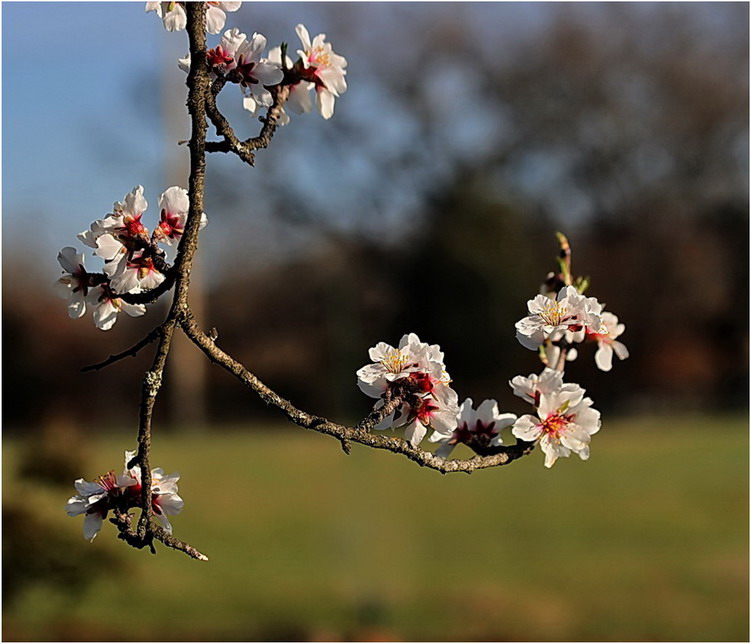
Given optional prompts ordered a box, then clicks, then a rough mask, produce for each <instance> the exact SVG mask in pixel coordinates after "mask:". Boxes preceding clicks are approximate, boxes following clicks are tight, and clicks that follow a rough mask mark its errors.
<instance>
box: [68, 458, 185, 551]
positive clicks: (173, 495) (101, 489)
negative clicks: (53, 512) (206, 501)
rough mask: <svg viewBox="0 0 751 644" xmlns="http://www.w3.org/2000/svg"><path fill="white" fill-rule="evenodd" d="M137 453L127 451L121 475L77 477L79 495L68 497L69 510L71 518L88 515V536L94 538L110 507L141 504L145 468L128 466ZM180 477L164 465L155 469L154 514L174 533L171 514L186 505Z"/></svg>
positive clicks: (124, 508)
mask: <svg viewBox="0 0 751 644" xmlns="http://www.w3.org/2000/svg"><path fill="white" fill-rule="evenodd" d="M135 455H136V453H135V452H129V451H126V452H125V466H124V468H123V473H122V474H120V475H117V474H115V472H114V470H111V471H109V472H108V473H107V474H104V475H102V476H100V477H99V478H97V479H95V480H94V481H85V480H84V479H77V480H76V482H75V483H74V485H75V486H76V490H77V491H78V494H76V495H75V496H72V497H70V498H69V499H68V503H67V504H66V507H65V509H66V511H67V513H68V516H71V517H75V516H78V515H79V514H85V515H86V517H85V519H84V522H83V536H84V539H87V540H88V541H92V540H93V539H94V537H96V536H97V534H99V531H100V530H101V529H102V521H104V519H105V518H106V517H107V514H108V513H109V511H110V510H113V511H119V512H123V513H125V512H127V510H128V508H133V507H138V506H139V504H140V501H141V493H142V486H141V468H140V467H139V466H138V465H136V466H135V467H131V468H128V463H129V462H130V461H131V460H132V459H133V457H134V456H135ZM179 480H180V475H179V474H177V473H175V474H170V475H166V474H165V473H164V470H162V469H161V468H156V469H153V470H151V508H152V511H153V513H154V517H155V518H156V519H157V521H159V523H161V524H162V527H163V528H164V529H165V530H166V531H167V532H168V533H170V534H171V533H172V526H171V525H170V522H169V520H168V519H167V517H168V516H173V515H175V514H179V512H180V510H182V507H183V500H182V499H181V498H180V496H179V495H178V494H177V482H178V481H179Z"/></svg>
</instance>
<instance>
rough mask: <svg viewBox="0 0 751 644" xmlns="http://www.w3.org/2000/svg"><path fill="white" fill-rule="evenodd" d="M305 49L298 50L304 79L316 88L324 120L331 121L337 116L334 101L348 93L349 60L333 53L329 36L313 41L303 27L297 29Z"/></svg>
mask: <svg viewBox="0 0 751 644" xmlns="http://www.w3.org/2000/svg"><path fill="white" fill-rule="evenodd" d="M295 31H296V32H297V35H298V37H299V38H300V42H301V43H302V49H298V50H297V53H298V54H299V55H300V60H301V62H302V70H300V72H301V76H302V77H303V78H304V79H305V80H306V81H310V82H312V83H313V84H314V86H315V90H316V105H317V107H318V111H319V112H320V114H321V116H322V117H323V118H325V119H330V118H331V117H332V116H333V114H334V101H335V100H336V98H337V97H339V96H340V95H341V94H343V93H344V92H345V91H347V81H346V79H345V78H344V77H345V76H346V74H347V71H346V69H345V68H346V67H347V60H346V59H345V58H344V56H340V55H339V54H336V53H334V50H333V49H332V47H331V44H330V43H327V42H326V34H318V35H317V36H316V37H315V38H313V40H312V41H311V39H310V34H309V33H308V30H307V29H306V28H305V26H304V25H302V24H299V25H297V26H296V27H295Z"/></svg>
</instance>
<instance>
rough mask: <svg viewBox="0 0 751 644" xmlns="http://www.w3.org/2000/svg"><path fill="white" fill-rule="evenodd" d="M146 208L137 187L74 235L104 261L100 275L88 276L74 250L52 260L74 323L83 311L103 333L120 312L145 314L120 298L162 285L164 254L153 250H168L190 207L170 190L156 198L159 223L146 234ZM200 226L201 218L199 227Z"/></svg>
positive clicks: (181, 195) (68, 249) (139, 306)
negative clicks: (88, 310)
mask: <svg viewBox="0 0 751 644" xmlns="http://www.w3.org/2000/svg"><path fill="white" fill-rule="evenodd" d="M147 207H148V204H147V202H146V199H145V198H144V196H143V187H142V186H136V187H135V188H133V190H132V191H131V192H129V193H128V194H127V195H125V198H124V199H123V201H122V202H115V204H114V207H113V210H112V213H110V214H108V215H107V216H106V217H105V218H104V219H98V220H97V221H95V222H93V223H92V224H91V226H90V227H89V230H85V231H83V232H82V233H80V234H79V235H78V239H79V240H80V241H81V242H82V243H83V244H85V245H86V246H88V247H89V248H92V249H93V254H94V255H95V256H96V257H98V258H100V259H101V260H103V261H104V266H103V272H102V273H90V272H88V271H87V270H86V266H85V262H84V256H83V254H82V253H78V252H77V251H76V249H75V248H73V247H71V246H66V247H65V248H63V249H62V250H61V251H60V253H59V254H58V256H57V259H58V261H59V262H60V266H61V267H62V269H63V276H62V277H61V278H60V279H58V280H57V283H56V287H57V289H58V292H59V293H60V295H61V296H63V297H66V298H68V314H69V315H70V317H72V318H80V317H81V316H83V315H84V314H85V313H86V307H87V306H89V307H90V308H91V309H92V310H93V317H94V324H96V326H97V328H99V329H102V330H103V331H107V330H108V329H111V328H112V326H113V325H114V324H115V322H116V321H117V315H118V313H119V312H121V311H124V312H125V313H127V314H128V315H131V316H139V315H143V314H144V313H145V312H146V307H145V306H144V305H143V304H133V303H128V302H127V301H126V299H127V298H124V297H123V296H125V295H126V294H137V293H141V292H143V291H150V290H152V289H154V288H156V287H157V286H159V285H160V284H161V283H162V282H163V281H164V280H165V273H164V270H165V261H164V251H163V250H162V249H161V248H159V245H160V244H165V245H167V246H172V245H173V244H175V243H177V242H178V241H179V240H180V238H181V237H182V235H183V232H184V229H185V224H186V220H187V217H188V210H189V208H190V203H189V199H188V192H187V191H186V190H184V189H183V188H179V187H177V186H173V187H171V188H168V189H167V190H165V191H164V192H163V193H162V194H161V196H160V197H159V210H160V219H159V222H158V223H157V225H156V227H155V228H154V230H153V232H151V233H149V230H148V228H146V226H145V225H144V224H143V223H142V221H141V219H142V217H143V214H144V212H145V211H146V209H147ZM206 221H207V219H206V215H205V214H203V215H202V216H201V227H203V226H205V225H206Z"/></svg>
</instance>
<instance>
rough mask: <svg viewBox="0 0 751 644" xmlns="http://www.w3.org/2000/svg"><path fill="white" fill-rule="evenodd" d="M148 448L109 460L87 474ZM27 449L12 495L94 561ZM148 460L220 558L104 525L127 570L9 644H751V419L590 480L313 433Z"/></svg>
mask: <svg viewBox="0 0 751 644" xmlns="http://www.w3.org/2000/svg"><path fill="white" fill-rule="evenodd" d="M133 445H134V441H133V436H132V435H127V436H125V435H121V436H106V437H103V438H102V439H101V440H99V441H96V442H95V444H94V446H93V448H92V450H91V454H90V458H89V464H88V465H89V467H90V468H91V469H90V470H87V471H84V472H81V475H82V476H84V477H85V478H87V479H89V480H91V479H92V478H94V477H95V476H96V475H98V474H101V473H103V472H104V471H106V470H107V469H109V468H111V467H118V468H119V467H120V463H121V459H122V452H123V450H124V449H125V448H130V447H132V446H133ZM22 450H23V446H22V445H20V444H19V443H18V442H17V441H6V443H5V445H4V456H3V464H4V467H3V484H4V485H3V493H4V498H5V499H11V498H16V499H18V498H22V499H23V501H24V503H26V504H28V507H35V508H38V509H39V512H40V513H41V515H42V516H43V517H44V519H45V521H47V522H48V523H49V525H50V526H51V528H50V530H52V531H55V533H58V534H60V535H63V536H66V537H68V536H70V535H72V537H71V538H73V537H75V538H77V539H80V540H81V542H83V539H82V538H81V530H82V518H81V517H76V518H68V517H67V516H66V515H65V512H64V510H63V508H64V504H65V501H66V499H67V498H68V496H69V495H71V494H73V493H74V490H73V487H72V481H71V486H70V487H69V488H58V489H54V488H44V487H42V486H40V485H38V484H32V483H29V482H28V481H25V480H21V481H19V480H18V479H17V477H16V475H15V472H16V466H17V462H18V460H19V454H21V452H22ZM153 451H154V453H153V459H152V462H153V464H154V465H155V466H161V467H163V468H164V469H165V470H167V471H168V472H172V471H175V470H179V471H180V473H181V474H182V479H181V481H180V494H181V496H182V497H183V498H184V499H185V508H184V510H183V512H182V514H181V515H180V516H178V517H175V518H174V520H173V525H174V529H175V534H176V535H177V536H178V537H181V538H184V539H186V540H187V541H189V542H191V543H193V544H194V545H196V546H197V547H198V548H199V549H201V550H202V551H203V552H205V553H207V554H208V555H209V557H210V558H211V561H210V562H208V563H200V562H196V561H193V560H190V559H189V558H187V557H186V556H185V555H183V554H181V553H177V552H174V551H171V550H168V549H166V548H160V549H159V552H158V554H157V555H156V556H152V555H150V554H148V553H147V552H146V551H135V550H133V549H131V548H128V547H127V546H125V545H124V544H121V543H119V542H117V540H116V539H115V537H114V535H115V530H114V527H113V526H111V525H105V526H104V529H103V531H102V533H101V534H100V535H99V537H97V539H96V540H95V542H94V543H93V544H91V545H88V544H85V543H84V544H83V545H84V547H85V548H87V549H89V550H87V552H89V551H90V552H92V553H94V552H111V553H113V554H114V555H115V556H116V557H117V558H118V559H119V560H120V561H121V564H120V565H119V566H114V567H113V568H112V570H102V571H101V573H102V574H98V575H96V576H95V577H94V579H93V581H92V583H91V584H90V585H89V586H88V587H86V588H84V589H83V590H81V591H78V592H76V591H74V590H72V589H64V588H60V587H59V586H57V587H51V586H50V585H48V584H44V583H40V584H37V585H35V586H33V587H29V588H27V589H26V590H25V591H24V592H23V593H22V594H21V595H20V596H18V597H17V598H16V600H15V601H13V603H12V604H10V605H7V604H6V606H5V617H4V624H3V629H4V639H5V640H6V641H7V640H20V639H24V640H84V641H86V640H121V641H122V640H125V641H132V640H166V641H170V640H172V641H174V640H188V641H191V640H218V641H226V640H241V641H242V640H285V639H291V640H307V639H319V640H320V639H323V640H338V639H344V640H350V639H356V640H388V639H394V640H438V641H442V640H542V641H551V640H552V641H560V640H564V641H565V640H569V641H570V640H584V641H591V640H597V641H602V640H604V641H618V640H620V641H623V640H651V641H679V640H680V641H741V640H745V641H747V640H748V635H749V632H748V626H749V624H748V608H749V595H748V563H749V562H748V490H749V487H748V483H749V481H748V455H749V449H748V426H747V421H746V419H745V418H738V417H735V418H730V419H714V420H710V419H702V418H696V417H694V418H674V419H672V420H651V421H649V420H639V421H634V420H620V421H610V422H607V423H606V425H605V427H604V429H603V430H602V432H601V433H600V434H598V435H597V436H595V437H594V440H593V446H592V458H591V460H590V461H588V462H582V461H580V460H579V459H578V458H570V459H563V460H560V461H559V462H558V463H557V464H556V465H555V467H553V468H552V470H546V469H545V468H544V467H543V465H542V461H543V457H542V454H541V453H540V452H539V451H536V452H534V453H533V454H532V455H531V456H529V457H527V458H525V459H523V460H522V461H520V462H517V463H514V464H512V465H510V466H509V467H504V468H497V469H494V470H487V471H478V472H475V473H474V474H472V475H471V476H467V475H465V474H451V475H447V476H442V475H440V474H438V473H437V472H433V471H428V470H422V469H421V468H419V467H417V466H416V465H414V464H413V463H410V462H408V461H407V460H406V459H404V458H403V457H399V456H396V455H393V454H388V453H382V452H375V451H373V450H367V449H366V448H362V447H358V446H354V447H353V451H352V454H351V455H350V456H345V455H344V454H343V453H342V452H341V450H340V449H339V446H338V443H336V442H335V441H334V440H332V439H330V438H327V437H324V436H319V435H316V434H312V433H305V432H303V431H302V430H299V431H294V430H293V431H286V430H285V429H280V430H279V431H278V432H276V433H275V432H272V431H268V432H263V433H257V432H255V433H254V432H253V431H252V430H251V429H249V430H248V431H247V433H239V432H218V431H214V430H211V431H207V432H206V433H205V434H200V435H196V434H191V435H189V436H186V437H183V438H180V437H178V436H175V435H164V436H162V435H159V433H157V435H156V436H155V442H154V448H153ZM460 455H461V454H460ZM48 536H50V535H45V534H40V535H38V538H39V539H40V541H42V542H43V541H45V539H46V538H47V537H48ZM4 559H5V561H4V565H5V567H6V568H7V567H9V566H10V567H13V566H15V565H21V564H22V563H23V562H19V561H18V560H15V561H14V560H9V559H8V556H7V555H6V556H5V557H4Z"/></svg>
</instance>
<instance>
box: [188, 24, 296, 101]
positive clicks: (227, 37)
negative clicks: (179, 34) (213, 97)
mask: <svg viewBox="0 0 751 644" xmlns="http://www.w3.org/2000/svg"><path fill="white" fill-rule="evenodd" d="M265 48H266V37H265V36H263V35H262V34H258V33H254V34H253V36H252V37H251V38H248V37H247V36H246V35H245V34H244V33H242V32H241V31H240V30H239V29H229V30H227V31H225V32H224V35H223V36H222V41H221V43H220V44H219V45H218V46H217V47H215V48H213V49H210V50H209V51H208V52H207V53H206V59H207V61H208V63H209V67H210V69H211V72H212V75H213V77H216V76H217V75H218V74H219V75H226V74H228V73H230V72H232V75H231V76H230V78H231V79H232V80H234V81H235V82H237V83H238V84H239V85H240V88H241V89H242V92H243V96H244V98H243V107H244V108H245V109H246V110H248V111H250V112H252V113H253V114H256V113H257V112H258V111H259V110H260V109H261V108H263V107H270V106H271V105H272V103H273V97H272V96H271V92H270V91H269V90H268V89H266V87H267V86H268V87H271V86H273V85H277V84H279V83H280V82H281V81H282V79H283V78H284V72H283V71H282V68H281V64H280V62H281V61H280V62H276V61H273V60H270V59H266V58H262V57H261V56H262V53H263V50H264V49H265ZM178 66H179V67H180V69H182V70H183V71H185V72H188V71H190V54H187V55H186V56H185V58H181V59H179V60H178Z"/></svg>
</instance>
